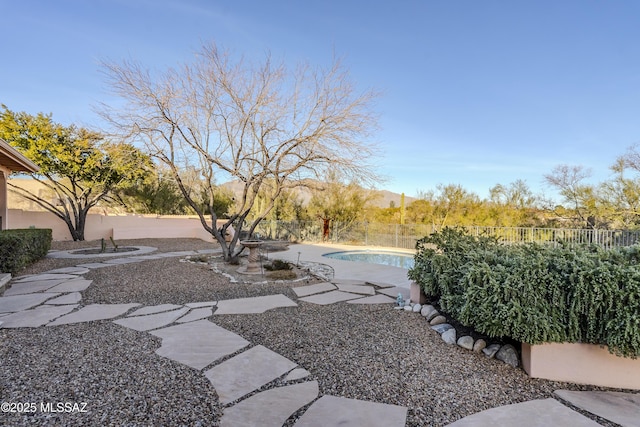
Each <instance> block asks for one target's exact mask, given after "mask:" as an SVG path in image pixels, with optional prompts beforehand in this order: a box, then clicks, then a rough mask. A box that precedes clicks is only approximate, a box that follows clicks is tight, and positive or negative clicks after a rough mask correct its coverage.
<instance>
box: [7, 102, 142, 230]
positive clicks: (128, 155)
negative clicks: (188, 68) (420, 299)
mask: <svg viewBox="0 0 640 427" xmlns="http://www.w3.org/2000/svg"><path fill="white" fill-rule="evenodd" d="M0 138H2V139H4V140H5V141H7V142H8V143H9V144H11V145H12V146H14V147H15V148H16V149H17V150H18V151H20V152H21V153H22V154H24V155H25V156H26V157H27V158H29V159H30V160H31V161H33V162H34V163H35V164H36V165H38V166H39V167H40V170H39V171H38V172H36V173H32V174H30V175H31V177H32V178H33V179H34V180H36V181H38V182H39V183H40V184H42V186H44V187H45V188H46V189H48V193H49V194H48V195H47V194H40V193H36V192H33V191H30V190H28V189H26V188H23V187H21V186H20V185H18V184H16V181H14V182H10V183H8V187H9V190H10V191H13V192H15V193H18V194H20V195H21V196H23V197H25V198H26V199H28V200H30V201H32V202H35V203H36V204H38V205H39V206H41V207H42V208H43V209H45V210H47V211H49V212H51V213H52V214H54V215H55V216H57V217H58V218H60V219H61V220H62V221H64V222H65V224H66V225H67V227H68V229H69V233H70V234H71V237H72V238H73V240H84V234H85V225H86V219H87V215H88V214H89V210H90V209H91V208H92V207H94V206H96V205H97V204H98V203H99V202H101V201H103V200H107V199H109V198H110V197H111V196H112V195H114V194H115V193H116V192H117V191H118V190H119V189H120V188H122V187H123V186H127V185H130V184H131V183H135V182H137V181H139V180H141V179H143V178H144V176H145V175H146V174H147V173H148V172H149V170H150V168H151V167H152V164H151V161H150V159H149V156H147V155H145V154H144V153H142V152H141V151H140V150H138V149H137V148H135V147H134V146H132V145H130V144H126V143H123V142H113V141H108V140H106V139H105V138H104V136H103V135H102V134H100V133H98V132H95V131H92V130H89V129H85V128H79V127H76V126H73V125H71V126H63V125H60V124H58V123H55V122H54V121H53V120H52V118H51V115H45V114H42V113H38V114H37V115H35V116H34V115H31V114H28V113H24V112H13V111H11V110H9V109H8V108H7V107H6V106H5V105H2V110H1V111H0Z"/></svg>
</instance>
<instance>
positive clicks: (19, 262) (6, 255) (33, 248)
mask: <svg viewBox="0 0 640 427" xmlns="http://www.w3.org/2000/svg"><path fill="white" fill-rule="evenodd" d="M51 239H52V234H51V230H50V229H35V228H34V229H31V228H30V229H20V230H3V231H0V272H3V273H11V274H16V273H18V272H19V271H20V270H22V269H23V268H25V267H26V266H28V265H29V264H31V263H33V262H35V261H37V260H39V259H40V258H43V257H44V256H45V255H46V254H47V252H48V251H49V249H51Z"/></svg>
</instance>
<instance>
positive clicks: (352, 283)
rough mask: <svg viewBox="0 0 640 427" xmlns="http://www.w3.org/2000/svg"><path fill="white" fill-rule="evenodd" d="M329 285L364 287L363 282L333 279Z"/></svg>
mask: <svg viewBox="0 0 640 427" xmlns="http://www.w3.org/2000/svg"><path fill="white" fill-rule="evenodd" d="M331 283H333V284H336V285H364V284H365V281H364V280H352V279H333V280H332V281H331Z"/></svg>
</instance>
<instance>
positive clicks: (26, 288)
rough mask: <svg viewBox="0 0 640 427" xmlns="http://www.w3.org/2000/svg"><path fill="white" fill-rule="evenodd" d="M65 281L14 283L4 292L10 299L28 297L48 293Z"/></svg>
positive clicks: (50, 280)
mask: <svg viewBox="0 0 640 427" xmlns="http://www.w3.org/2000/svg"><path fill="white" fill-rule="evenodd" d="M65 280H66V279H49V280H34V281H32V282H20V283H13V284H12V285H11V287H10V288H9V289H7V290H6V291H4V296H5V297H10V296H14V295H26V294H34V293H36V292H42V291H46V290H49V289H51V288H53V287H54V286H56V285H57V284H59V283H62V282H64V281H65ZM52 292H53V291H52Z"/></svg>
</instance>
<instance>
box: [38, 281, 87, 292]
mask: <svg viewBox="0 0 640 427" xmlns="http://www.w3.org/2000/svg"><path fill="white" fill-rule="evenodd" d="M92 282H93V280H86V279H73V280H69V281H66V282H62V283H60V284H59V285H56V286H54V287H53V288H51V289H49V292H82V291H84V290H85V289H87V288H88V287H89V285H91V283H92Z"/></svg>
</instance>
